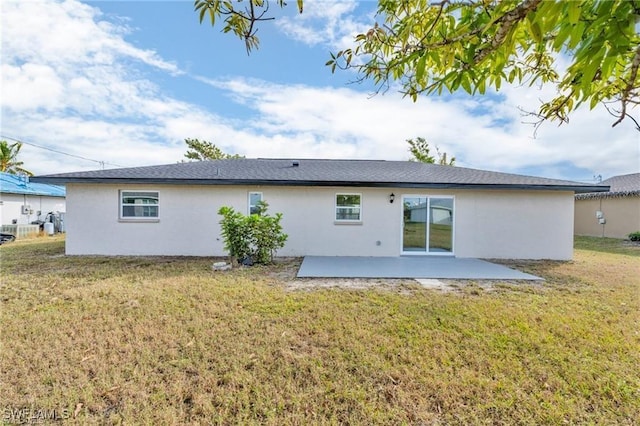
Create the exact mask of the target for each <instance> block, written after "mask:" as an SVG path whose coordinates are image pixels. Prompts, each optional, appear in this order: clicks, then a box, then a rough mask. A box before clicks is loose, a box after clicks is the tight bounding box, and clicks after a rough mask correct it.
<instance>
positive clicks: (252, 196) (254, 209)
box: [249, 192, 262, 214]
mask: <svg viewBox="0 0 640 426" xmlns="http://www.w3.org/2000/svg"><path fill="white" fill-rule="evenodd" d="M260 201H262V192H250V193H249V214H257V213H258V212H259V211H260V207H259V206H258V203H260Z"/></svg>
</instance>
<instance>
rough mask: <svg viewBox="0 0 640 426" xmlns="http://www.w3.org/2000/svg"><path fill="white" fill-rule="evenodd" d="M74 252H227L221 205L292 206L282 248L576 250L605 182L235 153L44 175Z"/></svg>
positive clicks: (465, 252)
mask: <svg viewBox="0 0 640 426" xmlns="http://www.w3.org/2000/svg"><path fill="white" fill-rule="evenodd" d="M33 180H34V181H38V182H43V183H50V184H65V185H66V189H67V216H66V230H67V240H66V252H67V254H70V255H83V254H99V255H189V256H222V255H225V254H226V253H225V252H224V249H223V242H222V240H221V237H220V227H219V223H218V222H219V221H220V217H219V216H218V215H217V212H218V209H219V208H220V207H221V206H231V207H233V208H235V209H236V210H239V211H241V212H245V213H250V212H251V211H252V209H253V208H254V207H255V204H256V203H257V202H258V201H259V200H264V201H266V202H268V204H269V211H270V212H271V213H275V212H280V213H282V214H283V219H282V225H283V228H284V231H285V232H286V233H287V234H288V235H289V239H288V241H287V244H286V245H285V247H284V248H283V249H281V250H279V251H278V255H280V256H303V255H316V256H401V255H411V256H419V255H432V256H457V257H477V258H513V259H570V258H571V256H572V251H573V219H574V210H573V209H574V194H576V193H583V192H596V191H606V190H608V187H607V186H599V185H589V184H583V183H576V182H571V181H562V180H554V179H545V178H538V177H530V176H521V175H514V174H506V173H497V172H491V171H483V170H474V169H467V168H462V167H452V166H441V165H434V164H423V163H418V162H409V161H374V160H287V159H233V160H216V161H203V162H190V163H177V164H168V165H161V166H149V167H136V168H127V169H113V170H98V171H89V172H78V173H64V174H56V175H44V176H38V177H35V178H33Z"/></svg>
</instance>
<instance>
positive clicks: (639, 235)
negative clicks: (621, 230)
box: [629, 231, 640, 241]
mask: <svg viewBox="0 0 640 426" xmlns="http://www.w3.org/2000/svg"><path fill="white" fill-rule="evenodd" d="M629 239H630V240H631V241H640V231H636V232H632V233H630V234H629Z"/></svg>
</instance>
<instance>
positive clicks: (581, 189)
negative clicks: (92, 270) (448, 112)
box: [31, 176, 609, 193]
mask: <svg viewBox="0 0 640 426" xmlns="http://www.w3.org/2000/svg"><path fill="white" fill-rule="evenodd" d="M31 180H32V181H33V182H39V183H49V184H54V185H61V184H62V185H64V184H73V183H87V184H136V185H141V184H153V185H158V184H162V185H245V186H246V185H259V186H323V187H327V186H334V187H361V188H436V189H493V190H495V189H508V190H539V191H573V192H576V193H587V192H606V191H608V190H609V187H607V186H579V185H564V184H562V185H541V184H483V183H447V182H444V183H439V182H367V181H316V180H269V179H173V178H88V177H57V176H39V177H33V178H31Z"/></svg>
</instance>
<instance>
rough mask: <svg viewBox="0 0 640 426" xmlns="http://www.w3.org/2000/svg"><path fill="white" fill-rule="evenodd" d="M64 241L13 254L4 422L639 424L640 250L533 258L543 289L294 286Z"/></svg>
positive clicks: (8, 270)
mask: <svg viewBox="0 0 640 426" xmlns="http://www.w3.org/2000/svg"><path fill="white" fill-rule="evenodd" d="M63 245H64V241H62V240H61V239H59V238H47V239H37V240H33V241H29V242H22V243H19V244H18V243H15V244H14V243H12V244H7V245H3V246H2V247H1V248H0V256H1V259H2V284H1V288H0V300H1V303H2V305H1V310H0V311H1V313H0V315H1V316H0V320H1V324H2V329H1V333H2V334H1V339H2V358H1V360H0V383H2V386H0V401H1V402H0V408H2V409H3V410H4V411H3V415H4V416H5V418H4V419H3V420H4V421H7V414H8V413H10V412H11V413H12V412H17V410H19V409H22V408H25V409H28V410H32V411H31V412H33V410H50V411H51V410H57V412H58V413H63V414H64V416H69V417H70V419H69V423H71V424H73V423H75V424H87V423H100V424H119V423H129V424H130V423H142V424H186V423H193V424H198V423H200V424H211V423H214V424H215V423H223V424H235V423H242V424H245V423H247V424H252V423H253V424H257V423H260V424H308V423H312V424H313V423H330V424H331V423H334V424H335V423H348V424H436V423H437V424H559V423H568V424H578V423H582V424H584V423H587V424H628V425H632V424H638V423H640V414H639V413H640V378H639V376H638V365H640V351H639V348H640V331H639V330H640V321H639V314H638V312H640V306H639V305H640V302H639V297H638V295H639V290H640V283H639V280H638V274H637V272H638V270H639V269H640V258H638V257H637V256H630V255H625V254H620V253H605V252H601V251H595V250H592V249H590V250H585V249H578V250H577V251H576V255H575V260H574V261H573V262H524V263H522V265H521V266H522V267H523V268H524V269H527V272H531V273H535V274H538V275H542V276H543V277H545V278H546V280H547V281H546V283H545V284H544V285H539V284H537V285H518V286H514V285H508V284H506V283H505V284H504V285H502V286H498V287H497V288H496V289H495V290H494V291H492V292H486V291H483V289H482V288H481V287H479V286H473V285H471V286H468V287H467V288H466V289H463V291H461V292H459V293H456V294H451V293H440V292H437V291H430V290H425V289H421V288H420V287H419V286H415V287H404V288H403V291H402V293H399V292H395V291H390V290H388V289H387V290H382V289H367V290H358V291H353V290H350V291H349V290H339V289H332V290H318V291H305V292H291V291H285V290H284V288H285V285H284V283H283V280H284V279H286V278H284V277H286V276H287V274H286V273H285V272H283V269H286V268H289V267H291V265H286V264H285V265H282V264H281V265H276V266H273V267H256V268H251V269H238V270H233V271H230V272H222V273H212V272H211V271H210V268H209V266H210V264H211V261H212V260H211V259H199V258H133V257H112V258H106V257H65V256H64V255H63ZM65 410H66V411H65ZM74 414H75V417H74Z"/></svg>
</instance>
